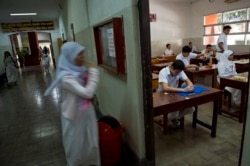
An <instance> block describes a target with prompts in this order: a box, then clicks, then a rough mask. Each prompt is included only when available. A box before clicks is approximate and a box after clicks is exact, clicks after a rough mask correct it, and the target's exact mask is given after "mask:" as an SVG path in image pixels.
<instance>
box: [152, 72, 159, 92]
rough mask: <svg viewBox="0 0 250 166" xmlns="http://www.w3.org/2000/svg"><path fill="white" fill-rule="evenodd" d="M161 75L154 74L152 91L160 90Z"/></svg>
mask: <svg viewBox="0 0 250 166" xmlns="http://www.w3.org/2000/svg"><path fill="white" fill-rule="evenodd" d="M158 78H159V75H158V74H155V73H152V90H153V91H155V90H156V89H157V88H158Z"/></svg>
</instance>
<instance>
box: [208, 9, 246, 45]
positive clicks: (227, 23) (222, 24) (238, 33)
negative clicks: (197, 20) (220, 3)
mask: <svg viewBox="0 0 250 166" xmlns="http://www.w3.org/2000/svg"><path fill="white" fill-rule="evenodd" d="M242 9H245V10H246V11H247V17H246V20H244V21H242V20H241V21H234V22H224V13H226V12H230V11H235V10H242ZM220 13H221V14H222V23H217V24H209V25H205V21H204V20H205V17H206V16H209V15H213V14H220ZM248 16H249V17H250V7H246V8H241V9H234V10H228V11H223V12H218V13H211V14H207V15H204V16H203V45H206V43H204V40H205V37H209V36H218V35H220V34H218V33H214V34H206V27H211V26H221V29H222V31H223V26H225V25H232V24H237V23H245V32H234V33H232V32H230V34H229V35H228V36H231V35H244V41H243V43H244V45H247V44H246V43H247V41H246V39H247V35H250V27H249V26H250V18H248ZM235 45H236V44H235Z"/></svg>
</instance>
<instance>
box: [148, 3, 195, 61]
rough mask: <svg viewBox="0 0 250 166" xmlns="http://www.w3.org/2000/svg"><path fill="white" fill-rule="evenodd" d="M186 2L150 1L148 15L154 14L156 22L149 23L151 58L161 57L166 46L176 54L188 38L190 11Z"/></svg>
mask: <svg viewBox="0 0 250 166" xmlns="http://www.w3.org/2000/svg"><path fill="white" fill-rule="evenodd" d="M190 8H191V4H190V3H188V2H173V1H169V0H150V13H155V14H156V17H157V21H156V22H151V23H150V28H151V50H152V51H151V52H152V57H155V56H159V55H162V54H163V52H164V51H165V49H166V44H167V43H170V44H171V45H172V49H173V51H174V52H175V53H176V54H178V53H179V52H180V51H181V48H182V46H183V45H186V44H188V41H189V37H190V26H191V23H190V20H191V19H190V14H191V11H190Z"/></svg>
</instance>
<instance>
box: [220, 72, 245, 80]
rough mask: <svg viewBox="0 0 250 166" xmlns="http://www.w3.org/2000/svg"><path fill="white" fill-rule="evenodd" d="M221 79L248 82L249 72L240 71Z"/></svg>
mask: <svg viewBox="0 0 250 166" xmlns="http://www.w3.org/2000/svg"><path fill="white" fill-rule="evenodd" d="M220 79H221V80H224V81H236V82H243V83H248V72H244V73H238V74H237V75H236V76H232V77H224V78H220Z"/></svg>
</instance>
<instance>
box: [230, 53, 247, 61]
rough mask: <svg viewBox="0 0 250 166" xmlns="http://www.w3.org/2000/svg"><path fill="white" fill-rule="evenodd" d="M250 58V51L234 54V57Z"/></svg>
mask: <svg viewBox="0 0 250 166" xmlns="http://www.w3.org/2000/svg"><path fill="white" fill-rule="evenodd" d="M249 58H250V53H249V52H244V53H235V54H234V59H238V60H240V59H249Z"/></svg>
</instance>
